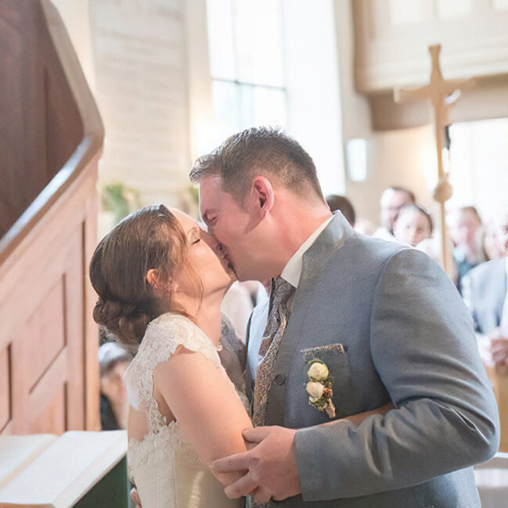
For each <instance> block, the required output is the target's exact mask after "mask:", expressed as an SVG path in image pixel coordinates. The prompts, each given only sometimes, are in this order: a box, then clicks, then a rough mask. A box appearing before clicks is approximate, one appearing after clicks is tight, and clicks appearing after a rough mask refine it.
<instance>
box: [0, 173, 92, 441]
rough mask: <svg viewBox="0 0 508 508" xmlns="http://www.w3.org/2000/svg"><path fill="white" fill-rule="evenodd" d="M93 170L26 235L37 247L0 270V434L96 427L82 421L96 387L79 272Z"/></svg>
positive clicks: (87, 297)
mask: <svg viewBox="0 0 508 508" xmlns="http://www.w3.org/2000/svg"><path fill="white" fill-rule="evenodd" d="M95 171H96V169H95ZM95 171H92V172H91V173H90V174H89V175H83V177H82V178H81V179H80V180H78V181H77V182H76V185H75V187H74V189H73V190H74V192H71V193H70V195H69V196H68V197H67V199H65V200H63V202H62V203H60V205H59V206H56V207H55V209H54V210H52V213H51V214H50V216H51V217H50V218H49V219H50V220H49V221H48V223H47V224H45V227H41V228H40V229H39V230H38V231H35V232H34V237H35V238H36V239H37V242H35V243H32V245H29V246H28V247H27V248H26V249H25V250H24V252H23V253H22V256H21V257H19V258H18V259H16V260H12V262H11V263H12V264H11V266H10V267H9V266H0V311H1V312H2V316H3V323H2V327H1V328H0V351H2V353H1V354H0V433H4V434H29V433H39V432H44V433H45V432H50V433H62V432H65V431H67V430H83V429H87V428H93V429H95V430H96V429H97V427H98V421H97V420H95V419H94V418H90V416H89V415H95V416H96V417H98V414H99V413H98V406H99V386H98V375H97V374H98V372H97V370H98V366H97V357H96V355H97V347H98V333H97V328H96V327H95V326H93V325H91V324H90V321H91V311H92V307H91V299H92V296H91V288H90V286H89V282H88V275H87V267H88V262H89V259H90V255H91V249H92V246H93V245H94V244H95V235H94V231H95V226H94V223H95V213H96V205H97V197H96V194H95V193H96V191H95V185H94V182H95V177H96V172H95ZM90 222H92V224H89V223H90ZM91 235H93V236H92V237H90V236H91ZM4 316H5V317H4ZM7 351H10V355H8V354H7V353H6V352H7ZM9 356H10V357H9ZM4 365H9V366H10V369H4V368H3V366H4ZM6 371H7V372H8V374H7V375H6V374H4V372H6ZM10 394H12V395H10ZM90 404H92V406H90Z"/></svg>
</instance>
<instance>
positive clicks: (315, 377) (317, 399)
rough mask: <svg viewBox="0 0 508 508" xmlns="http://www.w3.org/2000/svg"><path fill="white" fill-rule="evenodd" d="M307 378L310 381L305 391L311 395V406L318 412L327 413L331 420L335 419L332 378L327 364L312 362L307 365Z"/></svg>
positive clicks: (317, 361)
mask: <svg viewBox="0 0 508 508" xmlns="http://www.w3.org/2000/svg"><path fill="white" fill-rule="evenodd" d="M307 376H308V378H309V381H307V383H306V385H305V389H306V390H307V393H308V394H309V404H310V405H311V406H313V407H315V408H316V409H317V410H318V411H326V414H327V415H328V416H329V417H330V418H335V406H334V405H333V402H332V397H333V388H332V378H331V376H330V372H329V370H328V367H327V366H326V363H324V362H322V361H321V360H311V361H310V362H309V363H307Z"/></svg>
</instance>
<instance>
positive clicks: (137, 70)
mask: <svg viewBox="0 0 508 508" xmlns="http://www.w3.org/2000/svg"><path fill="white" fill-rule="evenodd" d="M90 19H91V33H92V41H93V50H94V60H95V75H96V87H95V96H96V99H97V101H98V104H99V108H100V111H101V114H102V118H103V121H104V124H105V129H106V139H105V147H104V155H103V157H102V160H101V162H100V180H101V183H102V184H106V183H109V182H115V181H120V182H123V183H124V184H125V185H126V186H127V187H131V188H134V189H136V190H137V191H139V194H140V201H141V204H148V203H153V202H162V203H164V204H166V205H168V206H182V199H185V196H187V195H188V187H189V183H188V178H187V175H188V172H189V168H190V139H189V96H188V66H187V47H186V29H185V5H184V1H183V0H164V1H162V0H122V2H116V1H111V0H90Z"/></svg>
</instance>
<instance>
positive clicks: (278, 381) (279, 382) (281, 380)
mask: <svg viewBox="0 0 508 508" xmlns="http://www.w3.org/2000/svg"><path fill="white" fill-rule="evenodd" d="M274 381H275V384H277V385H279V386H281V385H283V384H284V383H285V382H286V376H285V375H284V374H277V375H276V376H275V379H274Z"/></svg>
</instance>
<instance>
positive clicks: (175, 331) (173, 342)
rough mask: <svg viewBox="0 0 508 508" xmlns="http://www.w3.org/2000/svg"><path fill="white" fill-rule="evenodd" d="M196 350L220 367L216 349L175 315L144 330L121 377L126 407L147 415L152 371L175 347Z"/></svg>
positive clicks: (185, 320) (196, 330)
mask: <svg viewBox="0 0 508 508" xmlns="http://www.w3.org/2000/svg"><path fill="white" fill-rule="evenodd" d="M178 346H184V347H185V348H186V349H189V350H191V351H199V352H200V353H202V354H203V355H204V356H206V357H207V358H209V359H210V360H213V361H214V362H215V363H216V364H217V365H218V366H220V359H219V356H218V354H217V350H216V348H215V346H214V345H213V343H212V342H211V341H210V339H209V338H208V337H207V336H206V335H205V334H204V332H203V331H202V330H200V329H199V328H198V327H197V326H196V325H195V324H194V323H192V321H190V320H189V319H187V318H186V317H184V316H180V315H178V314H169V313H168V314H163V315H162V316H159V317H158V318H157V319H155V320H154V321H152V322H151V323H150V324H149V325H148V328H147V329H146V333H145V336H144V337H143V341H142V342H141V345H140V346H139V349H138V353H137V355H136V357H135V358H134V360H133V361H132V363H131V364H130V365H129V367H128V369H127V370H126V372H125V375H124V382H125V386H126V388H127V398H128V402H129V405H131V406H132V407H133V408H134V409H137V410H138V411H145V412H147V411H148V409H149V407H150V401H151V399H152V397H153V371H154V370H155V367H157V365H158V364H159V363H162V362H165V361H166V360H167V359H168V358H169V357H170V356H171V355H172V354H173V353H174V352H175V351H176V349H177V348H178Z"/></svg>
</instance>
